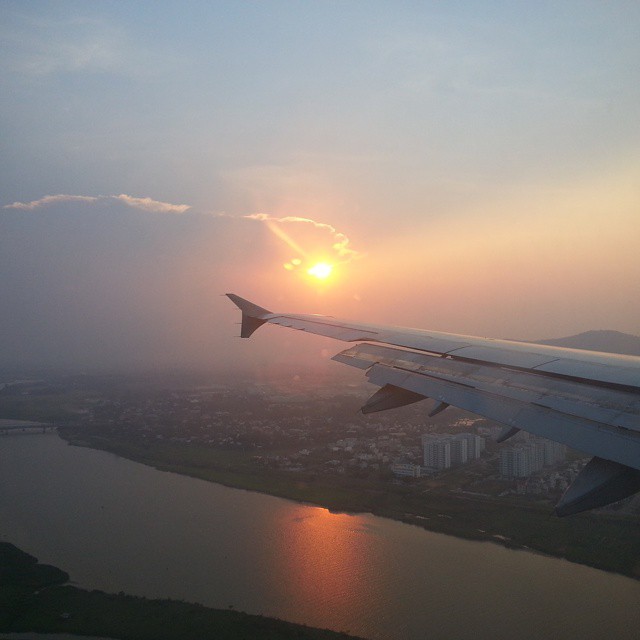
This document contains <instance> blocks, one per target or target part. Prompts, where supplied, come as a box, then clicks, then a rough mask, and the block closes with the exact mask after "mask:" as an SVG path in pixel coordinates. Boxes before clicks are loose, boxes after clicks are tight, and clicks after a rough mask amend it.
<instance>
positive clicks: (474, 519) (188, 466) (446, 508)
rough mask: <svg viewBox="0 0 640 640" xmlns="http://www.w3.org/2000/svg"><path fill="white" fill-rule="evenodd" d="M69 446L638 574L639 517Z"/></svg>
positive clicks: (88, 441) (101, 444) (154, 452)
mask: <svg viewBox="0 0 640 640" xmlns="http://www.w3.org/2000/svg"><path fill="white" fill-rule="evenodd" d="M61 435H63V436H64V437H66V438H67V439H69V440H70V441H71V442H72V443H73V444H80V445H84V446H90V447H94V448H99V449H104V450H107V451H110V452H112V453H115V454H117V455H120V456H122V457H125V458H129V459H131V460H136V461H138V462H142V463H144V464H147V465H151V466H154V467H156V468H158V469H161V470H165V471H173V472H175V473H181V474H184V475H189V476H192V477H195V478H201V479H203V480H208V481H211V482H217V483H220V484H224V485H226V486H230V487H236V488H240V489H247V490H250V491H259V492H262V493H268V494H271V495H275V496H280V497H283V498H288V499H290V500H297V501H301V502H308V503H312V504H317V505H319V506H323V507H326V508H328V509H331V510H333V511H349V512H368V513H373V514H375V515H379V516H384V517H387V518H393V519H395V520H401V521H403V522H406V523H409V524H414V525H417V526H420V527H423V528H425V529H428V530H430V531H436V532H439V533H445V534H449V535H454V536H458V537H461V538H468V539H471V540H484V541H490V542H495V543H497V544H502V545H504V546H507V547H510V548H514V549H530V550H533V551H538V552H542V553H546V554H549V555H552V556H556V557H560V558H566V559H567V560H570V561H572V562H576V563H580V564H585V565H589V566H592V567H596V568H598V569H603V570H606V571H614V572H616V573H621V574H623V575H627V576H630V577H633V578H640V536H638V524H637V521H635V520H632V519H629V518H622V517H617V516H615V515H602V514H594V513H585V514H580V515H577V516H571V517H569V518H557V517H556V516H554V515H552V514H551V511H550V509H549V506H548V505H547V504H537V503H523V502H522V501H520V500H518V499H517V498H512V499H509V498H500V499H495V498H490V497H482V496H475V495H474V496H470V495H466V494H462V493H458V492H455V491H450V490H449V489H447V487H446V486H444V487H440V488H434V489H431V490H427V491H424V492H416V491H415V490H413V489H412V488H411V487H409V486H408V485H405V484H390V483H389V482H383V481H375V480H372V479H370V478H369V479H359V478H352V477H346V476H337V475H336V476H326V475H318V474H311V473H305V472H296V473H292V472H288V471H278V470H273V469H265V468H264V467H260V466H257V465H255V464H253V463H252V462H251V460H250V458H251V454H249V453H243V452H238V451H224V450H220V449H212V448H210V447H204V446H195V445H193V444H189V445H186V444H178V443H166V442H157V443H149V444H144V445H143V444H137V443H133V442H130V441H125V440H115V439H107V438H104V437H97V436H92V437H87V436H85V437H84V439H83V440H80V439H74V438H73V435H72V432H71V431H69V432H67V433H66V435H65V433H64V432H63V433H62V434H61Z"/></svg>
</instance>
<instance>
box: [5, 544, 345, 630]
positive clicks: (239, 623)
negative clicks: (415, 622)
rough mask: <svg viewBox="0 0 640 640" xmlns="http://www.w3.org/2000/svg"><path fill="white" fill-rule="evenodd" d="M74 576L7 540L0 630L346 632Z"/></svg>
mask: <svg viewBox="0 0 640 640" xmlns="http://www.w3.org/2000/svg"><path fill="white" fill-rule="evenodd" d="M68 580H69V575H68V574H67V573H65V572H64V571H62V570H60V569H58V568H56V567H52V566H49V565H43V564H39V563H38V561H37V560H36V558H34V557H33V556H30V555H29V554H27V553H25V552H23V551H21V550H20V549H18V548H17V547H15V546H14V545H12V544H10V543H8V542H0V632H2V633H5V632H6V633H9V632H27V631H32V632H38V633H69V634H79V635H83V636H87V635H89V636H107V637H109V638H126V639H128V640H201V639H202V638H205V637H208V638H216V639H217V640H238V638H261V639H262V638H264V639H268V640H287V639H294V638H295V639H300V640H340V639H345V640H346V639H347V638H353V637H354V636H349V635H347V634H344V633H336V632H333V631H326V630H323V629H313V628H311V627H306V626H304V625H298V624H293V623H289V622H284V621H282V620H276V619H274V618H267V617H264V616H256V615H250V614H247V613H242V612H239V611H229V610H220V609H210V608H207V607H203V606H201V605H196V604H189V603H186V602H177V601H175V600H149V599H147V598H140V597H134V596H128V595H125V594H123V593H119V594H117V595H116V594H107V593H104V592H102V591H85V590H83V589H78V588H77V587H73V586H70V585H68V584H65V583H67V582H68Z"/></svg>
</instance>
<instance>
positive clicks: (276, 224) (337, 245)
mask: <svg viewBox="0 0 640 640" xmlns="http://www.w3.org/2000/svg"><path fill="white" fill-rule="evenodd" d="M243 217H244V218H247V219H248V220H259V221H260V222H264V223H266V224H267V226H268V227H269V228H270V229H271V231H272V232H273V233H275V234H276V235H277V236H278V237H280V238H282V239H284V240H285V242H287V244H289V245H290V246H292V247H293V248H294V249H297V250H298V251H300V252H301V253H303V255H304V252H303V251H302V249H300V248H299V247H298V245H297V243H294V244H292V243H291V242H289V241H288V240H287V239H286V238H283V236H286V234H285V233H283V231H282V229H281V227H282V226H283V225H287V224H289V223H292V224H303V225H311V226H312V227H314V228H315V229H320V230H322V231H326V232H328V233H329V234H330V236H331V238H332V245H331V249H332V250H333V251H334V252H335V255H336V256H337V257H338V258H339V259H340V262H350V261H351V260H353V259H354V258H358V257H361V256H362V254H361V253H360V252H359V251H356V250H355V249H352V248H351V247H350V246H349V245H350V242H351V241H350V240H349V238H348V237H347V236H346V235H345V234H344V233H342V232H340V231H338V230H337V229H336V228H335V227H334V226H333V225H330V224H328V223H326V222H317V221H316V220H312V219H311V218H303V217H300V216H284V217H282V218H278V217H276V216H272V215H269V214H268V213H252V214H249V215H246V216H243Z"/></svg>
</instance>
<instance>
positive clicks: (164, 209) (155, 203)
mask: <svg viewBox="0 0 640 640" xmlns="http://www.w3.org/2000/svg"><path fill="white" fill-rule="evenodd" d="M112 197H114V198H116V199H117V200H120V201H122V202H124V203H125V204H126V205H128V206H130V207H133V208H134V209H142V210H143V211H155V212H158V213H184V212H185V211H187V210H189V209H191V205H188V204H171V203H170V202H162V201H160V200H153V199H151V198H134V197H133V196H128V195H126V194H124V193H121V194H120V195H119V196H112Z"/></svg>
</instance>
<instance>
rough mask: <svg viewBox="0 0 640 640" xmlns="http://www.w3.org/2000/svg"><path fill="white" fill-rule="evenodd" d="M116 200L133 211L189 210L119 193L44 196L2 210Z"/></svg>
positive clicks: (185, 205) (167, 211) (186, 205)
mask: <svg viewBox="0 0 640 640" xmlns="http://www.w3.org/2000/svg"><path fill="white" fill-rule="evenodd" d="M108 200H118V201H120V202H122V203H124V204H126V205H127V206H129V207H133V208H134V209H141V210H142V211H153V212H156V213H185V212H186V211H187V210H189V209H190V208H191V206H190V205H188V204H171V203H170V202H162V201H160V200H153V199H152V198H135V197H133V196H128V195H126V194H124V193H121V194H120V195H119V196H78V195H65V194H58V195H55V196H44V198H40V199H39V200H32V201H31V202H14V203H12V204H5V205H4V207H3V209H21V210H23V211H33V210H34V209H40V208H42V207H46V206H48V205H53V204H59V203H61V202H86V203H93V202H98V201H103V202H104V201H108Z"/></svg>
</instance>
